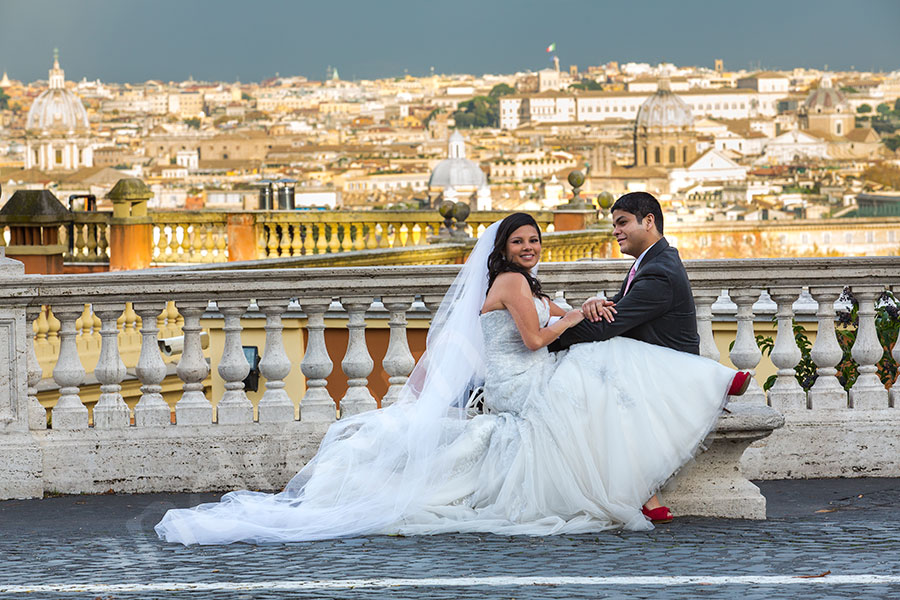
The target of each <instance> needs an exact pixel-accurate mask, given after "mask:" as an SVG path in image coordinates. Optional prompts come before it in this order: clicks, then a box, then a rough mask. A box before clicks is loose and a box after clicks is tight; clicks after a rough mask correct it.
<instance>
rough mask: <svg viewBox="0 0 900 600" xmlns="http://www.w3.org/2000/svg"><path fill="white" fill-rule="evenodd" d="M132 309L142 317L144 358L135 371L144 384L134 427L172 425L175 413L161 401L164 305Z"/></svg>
mask: <svg viewBox="0 0 900 600" xmlns="http://www.w3.org/2000/svg"><path fill="white" fill-rule="evenodd" d="M132 308H133V310H134V312H135V313H137V314H138V315H139V316H140V317H141V355H140V356H139V357H138V364H137V366H136V367H135V369H134V372H135V374H136V375H137V378H138V379H139V380H140V382H141V399H140V400H138V403H137V406H135V407H134V423H135V425H137V426H138V427H150V426H165V425H169V424H171V422H172V411H171V409H170V408H169V405H168V404H166V401H165V400H163V397H162V382H163V380H164V379H165V378H166V363H165V362H163V359H162V356H160V353H159V342H158V333H159V329H158V327H159V323H158V322H157V317H158V315H159V314H160V313H161V312H162V311H163V310H164V309H165V302H163V301H160V300H153V301H145V302H135V303H134V304H133V306H132Z"/></svg>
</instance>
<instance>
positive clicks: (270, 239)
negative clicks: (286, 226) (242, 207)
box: [263, 223, 278, 258]
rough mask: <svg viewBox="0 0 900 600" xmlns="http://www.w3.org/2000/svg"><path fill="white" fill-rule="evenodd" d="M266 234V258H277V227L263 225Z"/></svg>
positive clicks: (271, 224)
mask: <svg viewBox="0 0 900 600" xmlns="http://www.w3.org/2000/svg"><path fill="white" fill-rule="evenodd" d="M263 228H264V229H265V232H266V244H265V248H266V258H275V257H277V256H278V226H277V225H276V224H275V223H269V224H268V225H263Z"/></svg>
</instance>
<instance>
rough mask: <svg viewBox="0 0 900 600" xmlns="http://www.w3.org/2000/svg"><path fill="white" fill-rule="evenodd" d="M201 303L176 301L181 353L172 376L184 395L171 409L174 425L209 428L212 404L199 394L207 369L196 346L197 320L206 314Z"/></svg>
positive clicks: (198, 326)
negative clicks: (181, 334) (180, 318)
mask: <svg viewBox="0 0 900 600" xmlns="http://www.w3.org/2000/svg"><path fill="white" fill-rule="evenodd" d="M207 304H208V303H207V302H206V301H205V300H187V301H177V300H176V302H175V305H176V306H177V307H178V312H179V313H181V315H182V316H183V317H184V326H183V327H182V331H184V351H183V352H182V353H181V360H180V361H179V362H178V368H177V369H176V372H177V373H178V377H179V378H181V380H182V381H183V382H184V393H183V394H182V395H181V400H179V401H178V403H177V404H176V405H175V422H176V423H177V424H178V425H209V424H210V423H212V404H210V402H209V400H208V399H207V398H206V396H205V395H204V394H203V380H204V379H206V376H207V375H209V365H208V364H207V363H206V358H204V356H203V347H202V345H201V343H200V333H201V331H202V330H203V328H202V327H200V317H201V316H202V315H203V313H204V312H205V311H206V306H207Z"/></svg>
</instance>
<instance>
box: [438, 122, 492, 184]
mask: <svg viewBox="0 0 900 600" xmlns="http://www.w3.org/2000/svg"><path fill="white" fill-rule="evenodd" d="M448 146H449V149H448V150H449V151H448V158H445V159H444V160H442V161H441V162H439V163H438V164H437V165H435V167H434V170H433V171H432V172H431V178H430V179H429V180H428V187H431V188H438V187H439V188H451V187H452V188H462V187H471V188H473V189H477V188H480V187H482V186H486V185H487V177H485V175H484V171H482V170H481V167H479V166H478V163H476V162H475V161H472V160H469V159H467V158H466V144H465V142H464V141H463V137H462V135H461V134H460V133H459V131H454V132H453V135H451V136H450V143H449V144H448Z"/></svg>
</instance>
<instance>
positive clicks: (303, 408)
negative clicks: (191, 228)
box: [0, 254, 900, 518]
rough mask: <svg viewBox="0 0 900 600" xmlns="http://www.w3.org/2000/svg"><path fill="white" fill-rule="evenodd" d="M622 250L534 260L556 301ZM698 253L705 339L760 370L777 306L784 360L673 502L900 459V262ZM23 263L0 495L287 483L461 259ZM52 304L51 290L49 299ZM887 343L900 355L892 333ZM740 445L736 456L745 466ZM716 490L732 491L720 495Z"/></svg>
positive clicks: (700, 504)
mask: <svg viewBox="0 0 900 600" xmlns="http://www.w3.org/2000/svg"><path fill="white" fill-rule="evenodd" d="M585 256H590V254H586V255H585ZM628 264H630V263H629V261H622V260H604V261H591V260H586V261H579V262H567V263H546V264H544V265H542V267H541V279H542V282H543V286H544V289H545V290H546V291H547V292H548V293H550V294H551V295H552V296H556V298H557V299H558V301H561V302H567V303H569V304H571V305H578V304H580V303H581V302H582V301H583V300H584V299H586V298H588V297H590V296H593V295H596V294H605V295H607V296H611V295H613V294H614V293H615V292H617V291H618V289H619V286H620V284H621V281H622V278H623V276H624V273H625V271H626V270H627V266H628ZM16 265H18V267H17V266H16ZM687 266H688V271H689V275H690V277H691V281H692V282H693V287H694V296H695V300H696V304H697V319H698V328H699V331H700V335H701V353H702V354H704V355H705V356H707V357H709V358H711V359H713V360H723V361H724V362H726V363H731V364H733V365H736V366H738V367H740V368H744V369H748V370H751V371H753V370H755V369H756V368H757V366H758V365H759V363H760V360H761V353H760V350H759V347H758V345H757V343H756V340H755V328H758V327H759V326H760V322H759V320H758V317H759V315H760V314H763V313H764V314H766V315H768V314H771V313H770V312H767V311H769V310H771V312H774V313H775V315H774V316H775V320H776V321H777V335H776V338H775V343H774V348H773V350H772V354H771V358H772V361H773V362H774V363H775V365H776V367H777V368H778V375H777V381H776V383H775V386H773V387H772V389H770V390H769V391H768V392H764V391H763V389H762V388H761V387H760V385H759V383H761V382H754V385H753V386H752V387H751V389H750V391H749V392H748V394H746V395H745V396H743V397H741V398H740V399H735V401H734V402H733V403H732V413H731V414H730V415H728V416H727V417H726V418H723V420H722V422H721V424H720V427H719V429H718V430H717V431H716V432H715V433H714V434H712V436H711V438H710V441H709V443H711V450H710V452H707V453H705V454H704V455H702V456H701V457H700V458H699V459H698V461H697V462H696V464H695V465H694V467H693V468H690V469H686V470H685V471H684V472H683V474H681V475H680V476H679V477H678V478H677V479H676V485H675V486H674V487H673V488H671V491H670V496H671V504H672V505H673V507H674V508H676V509H677V510H680V511H681V512H682V514H685V513H686V512H687V513H691V514H728V515H743V516H746V517H752V518H760V517H762V516H764V500H763V499H762V498H761V497H760V496H759V495H758V491H754V490H755V488H753V486H752V485H751V484H749V482H747V481H746V479H745V477H744V475H747V476H750V477H752V478H755V477H762V478H776V477H820V476H853V475H861V474H865V475H884V476H897V475H900V465H898V464H897V461H896V459H895V457H896V451H897V448H896V447H895V446H896V440H897V439H900V438H898V433H900V412H897V411H898V409H900V403H898V401H900V397H898V396H897V389H896V386H894V387H891V388H890V389H888V388H887V387H886V386H885V385H884V384H882V383H881V381H880V380H879V379H878V378H877V376H876V375H875V364H876V362H877V361H878V360H879V359H880V358H881V346H880V344H879V342H878V340H877V337H876V336H875V335H874V332H875V323H874V315H875V303H876V302H878V301H879V298H880V296H881V294H882V292H884V291H885V290H888V291H894V292H897V291H900V263H898V261H897V260H896V259H895V258H894V259H892V258H838V259H771V260H704V261H688V263H687ZM20 267H21V265H20V264H19V263H16V262H15V261H10V260H7V259H4V260H3V261H0V326H3V325H4V324H8V326H9V328H10V330H9V333H10V335H9V339H10V346H9V348H8V349H5V350H6V351H7V352H8V353H9V357H10V361H9V364H10V365H11V368H10V371H9V375H8V377H7V381H8V383H9V384H8V385H7V386H6V389H8V390H9V393H8V394H6V395H7V396H8V397H7V398H6V399H5V401H6V403H7V404H8V406H7V407H6V408H4V398H2V397H0V457H3V458H0V473H3V477H0V497H21V496H29V495H30V496H35V495H40V494H41V493H43V492H44V491H59V492H69V493H76V492H103V491H106V490H108V489H114V490H116V491H129V492H142V491H158V490H201V489H232V488H236V487H250V488H257V489H276V488H278V487H280V486H281V485H283V484H284V483H285V482H286V481H287V480H288V478H289V477H290V476H291V475H293V473H295V472H296V471H297V470H298V469H299V468H300V466H302V464H303V463H304V462H305V461H306V460H308V458H309V457H310V456H311V455H312V453H313V452H314V451H315V448H316V446H317V444H318V441H319V440H320V439H321V435H322V434H323V432H324V429H325V428H326V427H327V426H328V424H329V423H331V422H333V421H334V420H335V419H336V418H338V417H339V416H340V414H345V415H346V414H356V413H359V412H362V411H366V410H372V409H373V408H375V407H376V406H377V404H378V402H381V403H382V404H386V403H390V402H392V401H393V398H394V397H395V396H396V390H397V389H398V387H399V386H402V385H403V382H404V381H405V379H406V377H407V376H408V374H409V372H410V371H411V369H412V364H413V362H412V359H411V353H410V345H409V342H408V333H409V331H408V325H407V323H408V322H409V319H408V317H409V318H410V319H411V318H413V317H415V318H416V319H419V318H421V317H422V316H426V317H427V314H428V311H429V310H433V309H434V308H435V307H436V304H437V302H438V301H439V299H440V297H441V296H442V295H443V293H444V292H445V290H446V288H447V286H448V285H449V283H450V282H451V281H452V279H453V277H454V275H455V273H456V271H457V269H458V266H456V265H437V266H396V267H351V268H339V269H336V268H308V269H291V268H287V269H257V270H236V269H227V268H220V267H217V268H215V269H210V270H204V269H196V268H195V269H190V270H181V269H166V270H152V271H135V272H120V273H98V274H85V275H40V276H37V275H23V274H22V271H21V268H20ZM845 286H847V287H849V288H850V289H851V290H852V291H853V293H854V294H855V295H856V297H857V298H858V300H859V307H860V308H859V321H860V325H859V333H858V335H857V338H856V344H855V345H854V347H853V359H854V360H855V361H856V362H857V363H858V366H859V373H860V376H859V378H858V379H857V381H856V384H855V385H854V386H853V387H852V388H851V389H850V391H849V393H847V392H845V391H844V389H843V387H842V386H841V385H840V382H839V381H838V379H837V378H836V372H835V367H836V365H837V363H838V362H839V361H840V359H841V354H840V348H839V347H838V350H837V351H836V350H835V348H836V347H837V339H836V332H835V320H834V317H835V309H834V303H835V302H836V301H837V300H838V299H839V296H840V295H841V292H842V291H843V289H844V287H845ZM723 290H728V294H729V296H730V300H731V302H733V305H732V306H733V308H734V310H735V311H736V312H735V316H734V317H729V316H726V317H723V316H722V312H721V307H722V306H723V300H722V299H721V298H720V296H721V294H722V291H723ZM805 291H808V294H809V296H811V298H809V297H807V296H805V295H804V292H805ZM763 292H767V295H766V294H763ZM761 294H762V296H761ZM764 301H765V303H767V305H766V306H763V303H764ZM813 301H816V302H817V303H818V309H816V311H817V312H816V314H815V317H816V319H817V320H818V329H817V335H816V336H815V344H814V347H813V352H812V357H813V359H814V361H815V364H816V367H817V369H818V379H817V381H816V385H815V386H813V387H812V389H810V390H809V392H808V393H807V392H805V391H804V390H803V389H802V388H801V387H800V386H799V385H797V381H796V379H795V377H794V375H793V368H794V366H795V365H796V364H797V362H798V361H799V360H800V355H799V350H798V348H797V345H796V341H795V339H794V335H793V331H792V328H791V322H792V318H793V317H795V316H798V315H799V314H800V313H799V312H798V311H799V310H800V308H802V307H806V306H809V304H810V303H811V302H813ZM169 302H174V305H169V306H172V307H173V311H177V312H174V314H175V315H178V316H177V318H176V319H175V322H176V323H177V324H178V325H179V326H180V329H181V331H182V332H183V335H184V344H183V352H182V353H181V356H180V360H179V361H178V364H177V369H176V373H177V376H178V378H179V379H180V380H181V381H182V383H183V391H182V393H181V397H180V400H179V401H178V402H177V404H176V405H175V411H174V412H175V415H174V422H173V419H172V415H171V413H170V409H169V406H168V404H166V403H165V402H164V401H163V400H162V397H161V394H160V392H161V383H162V381H163V380H164V378H165V376H166V366H165V364H164V363H163V361H162V359H161V356H160V353H159V350H158V346H157V339H158V336H159V333H158V331H159V324H160V319H161V318H162V322H163V323H165V322H166V321H165V316H164V315H165V314H167V312H168V309H167V303H169ZM126 303H129V304H126ZM86 305H89V306H90V307H91V308H92V311H89V310H86V308H85V307H86ZM42 306H50V307H52V312H50V311H48V310H42V309H41V307H42ZM795 306H797V307H798V308H797V309H795V308H794V307H795ZM336 310H338V311H341V314H343V315H344V318H345V319H346V329H347V333H346V334H345V335H346V337H345V338H344V339H346V340H347V342H346V347H345V351H344V353H343V355H342V356H341V355H336V354H334V353H331V354H329V352H328V347H327V345H326V341H325V334H326V329H327V328H328V324H327V321H328V320H329V319H331V318H333V316H334V314H335V312H334V311H336ZM129 311H131V312H130V313H129ZM247 311H251V312H252V313H253V314H257V315H262V318H264V320H265V345H264V346H263V347H262V360H261V361H260V362H259V371H260V375H261V381H262V382H264V387H265V391H264V393H263V395H262V397H261V398H260V399H259V401H258V403H257V405H256V406H255V407H254V406H253V405H252V404H251V402H250V400H249V399H248V397H247V395H246V393H245V391H244V384H243V381H244V379H245V377H246V376H247V373H248V372H249V370H250V365H249V364H248V363H247V359H246V357H245V354H244V352H243V349H242V343H241V337H242V323H243V322H244V321H242V319H241V316H242V315H246V314H247ZM288 312H290V313H301V314H302V315H304V316H305V319H306V335H305V336H303V342H302V343H303V345H304V348H303V351H302V354H301V356H302V359H301V360H299V362H292V361H291V360H290V359H289V358H288V351H287V350H286V342H285V339H284V337H283V335H282V334H283V322H282V317H283V316H284V315H285V314H286V313H288ZM50 314H52V316H53V318H54V319H56V320H58V322H59V325H58V329H57V330H56V332H55V335H56V336H57V338H58V343H59V353H58V359H57V361H56V364H55V365H54V368H53V369H52V377H53V380H54V381H55V383H56V384H57V386H58V388H59V400H58V401H57V402H56V404H55V406H54V407H53V408H52V410H51V411H50V422H51V423H52V428H50V429H48V428H47V421H48V419H47V417H46V413H45V409H44V408H43V407H42V406H41V405H40V403H39V402H38V401H37V398H36V392H35V389H36V386H37V384H38V383H39V381H40V369H39V368H37V363H36V359H35V353H34V347H35V344H36V341H35V338H36V337H37V336H38V335H40V332H41V331H44V330H45V329H46V328H47V327H49V325H45V324H44V323H43V321H42V319H43V320H44V321H47V320H48V318H49V315H50ZM129 314H133V315H137V316H138V317H140V335H141V338H142V346H141V352H140V357H139V358H138V361H137V365H136V367H135V369H134V372H135V375H136V377H137V378H138V379H139V380H140V383H141V397H140V400H139V401H138V403H137V405H136V406H135V407H134V409H133V411H132V412H133V414H131V415H130V414H129V409H128V408H127V406H125V405H124V403H123V402H122V398H121V391H120V386H121V385H122V382H123V379H124V377H125V371H124V368H123V366H122V360H121V357H120V350H119V348H118V345H117V344H118V336H117V335H115V331H116V329H115V327H116V322H117V321H123V320H126V321H127V320H128V319H129V318H130V319H131V320H132V322H136V317H133V316H131V317H129V316H128V315H129ZM372 314H382V315H385V316H386V317H387V316H389V318H390V342H389V345H388V347H387V351H386V354H385V355H384V358H383V360H380V364H379V363H376V361H375V360H374V359H373V356H374V354H373V352H372V351H371V348H370V347H369V346H368V344H367V338H366V335H365V331H366V323H367V316H370V315H372ZM210 315H216V318H221V319H222V320H223V323H224V327H223V328H224V342H223V345H222V349H221V352H220V354H219V355H218V356H216V357H215V359H214V361H213V365H215V369H216V372H217V373H218V376H219V377H220V378H221V379H222V380H223V381H224V388H223V389H224V391H223V392H222V393H221V395H220V396H217V397H215V398H212V397H210V395H209V391H208V390H209V388H208V387H205V386H204V384H203V382H204V380H206V378H207V377H208V375H209V373H210V364H209V363H208V362H207V359H206V358H205V356H204V352H203V350H202V347H201V335H202V332H203V329H204V325H203V323H204V320H205V319H207V318H209V316H210ZM348 317H349V318H348ZM722 318H729V319H731V318H733V319H735V320H736V325H737V327H736V337H735V342H734V345H733V347H732V348H731V350H730V352H728V353H727V356H723V354H725V353H722V352H721V351H720V350H719V349H718V348H717V347H716V345H715V342H714V335H713V327H712V323H713V320H714V319H722ZM178 319H183V321H181V322H178ZM79 320H80V325H79ZM87 321H90V327H91V331H92V332H93V333H95V334H96V337H99V343H100V345H101V350H100V354H99V358H98V363H97V366H96V368H95V369H94V377H95V378H96V380H97V381H98V382H99V384H100V385H101V388H100V390H101V398H100V401H98V402H97V404H96V406H95V407H94V408H93V423H92V424H91V420H90V419H89V415H88V410H87V408H86V407H85V406H84V403H83V402H82V401H81V398H80V395H79V394H80V389H81V386H82V385H83V382H84V380H85V376H86V373H85V369H84V367H83V365H82V364H81V362H80V361H79V359H78V349H77V344H76V343H75V339H76V332H77V331H78V330H79V328H80V329H81V330H82V331H83V330H84V328H85V323H86V322H87ZM26 331H27V332H28V333H29V335H27V336H26V335H25V332H26ZM291 350H293V349H291ZM893 352H894V358H895V359H900V355H898V354H900V352H898V346H897V345H895V346H894V350H893ZM338 370H339V371H340V372H343V374H344V375H345V376H346V378H347V389H346V393H344V394H343V395H342V396H341V398H335V397H332V395H331V394H330V393H329V391H328V386H327V383H328V380H329V378H330V377H331V376H332V375H333V374H334V373H335V372H337V371H338ZM297 371H299V372H300V373H302V376H303V379H302V380H303V385H302V386H299V387H296V386H295V387H292V386H288V385H286V380H287V379H288V378H289V377H291V376H293V374H294V373H296V372H297ZM381 372H384V373H385V374H386V375H387V376H388V379H389V384H390V385H389V388H388V391H387V392H386V393H385V394H384V397H381V398H376V397H374V396H373V393H372V385H371V380H372V378H373V377H374V376H376V375H377V374H378V373H381ZM11 407H17V409H16V410H14V409H13V408H11ZM296 408H299V420H298V419H296V414H297V412H296V410H295V409H296ZM254 409H255V410H254ZM779 413H780V414H783V415H784V420H785V426H784V427H782V428H781V429H778V430H777V431H775V433H774V434H772V435H771V436H768V437H766V436H767V435H768V434H769V433H771V432H772V430H773V429H777V427H778V426H779V425H780V423H781V416H780V414H779ZM132 421H133V423H134V424H133V425H131V424H130V423H131V422H132ZM3 423H6V425H3ZM756 440H761V441H756ZM751 443H752V444H753V445H752V446H751V447H750V448H749V449H748V450H747V451H746V452H745V451H744V449H745V448H747V447H748V446H749V445H751ZM738 460H741V464H742V468H743V473H744V475H740V472H739V471H738V470H737V469H736V467H737V465H736V462H737V461H738ZM7 482H10V483H7ZM4 486H5V487H4ZM704 498H706V500H704ZM719 505H721V506H722V507H723V508H716V507H717V506H719ZM716 511H721V512H716Z"/></svg>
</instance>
